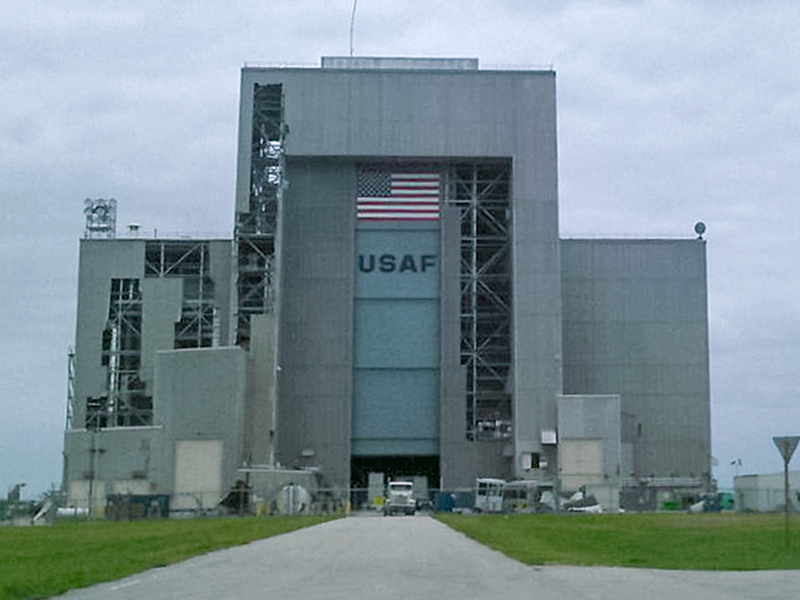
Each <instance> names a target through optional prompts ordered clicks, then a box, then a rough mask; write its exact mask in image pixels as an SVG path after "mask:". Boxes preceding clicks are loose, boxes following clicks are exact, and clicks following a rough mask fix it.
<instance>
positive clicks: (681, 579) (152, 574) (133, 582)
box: [60, 515, 800, 600]
mask: <svg viewBox="0 0 800 600" xmlns="http://www.w3.org/2000/svg"><path fill="white" fill-rule="evenodd" d="M60 598H63V599H64V600H145V599H148V600H151V599H160V598H165V599H167V598H168V599H170V600H180V599H184V598H185V599H189V598H191V599H192V600H211V599H215V600H216V599H219V598H224V599H230V598H234V599H235V598H248V599H250V598H270V599H287V600H288V599H295V598H297V599H302V600H316V599H320V600H321V599H325V600H339V599H341V600H345V599H347V600H351V599H360V598H364V599H370V600H376V599H377V600H393V599H395V598H398V599H403V600H410V599H413V600H427V599H431V600H449V599H451V598H452V599H458V600H462V599H470V598H476V599H478V598H480V599H481V600H487V599H492V600H517V599H523V598H524V599H526V600H528V599H543V600H544V599H546V600H605V599H608V600H675V599H678V600H690V599H693V598H700V599H702V600H723V599H724V600H759V599H763V600H797V599H798V598H800V571H755V572H702V571H661V570H652V569H623V568H608V567H567V566H546V567H528V566H525V565H523V564H521V563H519V562H516V561H514V560H512V559H510V558H507V557H505V556H504V555H502V554H500V553H498V552H495V551H494V550H490V549H488V548H486V547H484V546H481V545H480V544H478V543H476V542H473V541H472V540H470V539H469V538H467V537H466V536H464V535H462V534H460V533H457V532H455V531H453V530H451V529H449V528H448V527H446V526H444V525H442V524H441V523H439V522H438V521H436V520H435V519H432V518H430V517H427V516H422V515H418V516H416V517H392V518H373V517H366V516H354V517H350V518H347V519H338V520H336V521H331V522H327V523H324V524H322V525H318V526H316V527H311V528H307V529H302V530H300V531H295V532H293V533H288V534H285V535H280V536H276V537H273V538H269V539H266V540H261V541H257V542H253V543H251V544H248V545H246V546H240V547H237V548H231V549H228V550H223V551H220V552H214V553H212V554H207V555H205V556H199V557H196V558H193V559H190V560H187V561H185V562H183V563H180V564H177V565H173V566H170V567H165V568H161V569H153V570H151V571H147V572H145V573H141V574H138V575H134V576H131V577H128V578H126V579H122V580H119V581H115V582H112V583H105V584H100V585H96V586H93V587H90V588H84V589H82V590H73V591H71V592H68V593H67V594H64V595H63V596H60Z"/></svg>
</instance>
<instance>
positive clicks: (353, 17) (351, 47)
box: [350, 0, 358, 56]
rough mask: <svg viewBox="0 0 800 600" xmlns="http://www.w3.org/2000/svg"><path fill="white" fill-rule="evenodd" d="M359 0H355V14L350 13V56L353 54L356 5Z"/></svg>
mask: <svg viewBox="0 0 800 600" xmlns="http://www.w3.org/2000/svg"><path fill="white" fill-rule="evenodd" d="M357 6H358V0H353V14H352V15H350V56H353V25H355V22H356V7H357Z"/></svg>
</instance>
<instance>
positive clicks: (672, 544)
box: [439, 513, 800, 571]
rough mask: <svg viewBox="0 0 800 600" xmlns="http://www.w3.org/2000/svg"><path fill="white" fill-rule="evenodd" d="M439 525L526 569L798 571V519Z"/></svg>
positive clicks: (483, 520) (666, 517) (578, 518)
mask: <svg viewBox="0 0 800 600" xmlns="http://www.w3.org/2000/svg"><path fill="white" fill-rule="evenodd" d="M439 519H440V520H441V521H442V522H444V523H446V524H447V525H449V526H450V527H452V528H453V529H456V530H458V531H462V532H463V533H465V534H466V535H468V536H469V537H471V538H473V539H475V540H477V541H479V542H481V543H483V544H486V545H488V546H490V547H492V548H494V549H496V550H499V551H500V552H503V553H504V554H506V555H508V556H510V557H512V558H515V559H517V560H519V561H521V562H523V563H526V564H529V565H544V564H565V565H605V566H622V567H648V568H658V569H706V570H709V569H713V570H737V571H738V570H762V569H800V519H798V518H797V517H794V518H793V519H792V520H791V522H790V531H791V541H790V543H791V550H790V552H788V553H787V552H786V549H785V537H784V532H785V529H784V517H783V516H782V515H736V514H696V515H695V514H685V513H682V514H622V515H610V514H609V515H552V514H545V515H483V516H472V515H456V514H441V515H440V516H439Z"/></svg>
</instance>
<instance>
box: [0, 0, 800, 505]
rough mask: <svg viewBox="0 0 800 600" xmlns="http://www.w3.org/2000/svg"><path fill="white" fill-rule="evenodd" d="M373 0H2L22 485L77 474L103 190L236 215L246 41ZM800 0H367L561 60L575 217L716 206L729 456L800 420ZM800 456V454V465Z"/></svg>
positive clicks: (278, 60) (391, 52)
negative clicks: (78, 312)
mask: <svg viewBox="0 0 800 600" xmlns="http://www.w3.org/2000/svg"><path fill="white" fill-rule="evenodd" d="M352 8H353V3H352V0H330V1H327V2H326V1H323V0H285V1H284V0H268V1H263V0H262V1H261V2H255V1H250V0H229V1H228V2H216V1H214V2H212V1H196V2H185V1H180V0H170V1H166V0H153V1H144V0H128V1H127V2H116V1H113V0H107V1H102V0H94V1H86V0H5V2H2V3H0V202H2V212H0V244H2V252H0V274H2V283H1V284H0V496H4V495H5V493H6V492H7V491H8V490H9V489H10V488H11V487H12V486H13V484H14V483H16V482H26V483H27V484H28V487H27V488H26V491H25V494H24V497H29V498H34V497H36V496H38V495H39V494H41V493H42V492H43V491H45V490H46V489H48V488H49V487H50V486H51V484H56V485H59V484H60V481H61V452H62V444H63V429H64V424H65V415H66V398H67V351H68V349H69V347H70V346H71V345H72V344H73V343H74V337H75V298H76V288H77V285H76V284H77V259H78V240H79V238H80V237H82V235H83V229H84V217H83V214H82V209H83V200H84V199H85V198H111V197H113V198H116V199H117V201H118V203H119V204H118V229H119V230H120V231H123V230H124V228H125V225H127V224H128V223H132V222H136V223H139V224H141V225H142V228H143V229H146V230H148V229H149V230H152V229H154V228H157V229H158V230H159V232H165V233H166V232H186V233H195V234H199V235H209V234H222V235H230V233H231V231H232V226H233V225H232V224H233V202H234V183H235V181H234V180H235V161H236V132H237V126H238V98H239V73H240V69H241V67H242V66H244V64H245V63H248V64H264V65H272V66H275V65H278V66H280V65H287V66H311V67H314V66H318V65H319V59H320V56H323V55H324V56H342V55H347V54H349V52H350V18H351V12H352ZM798 31H800V3H797V2H796V0H780V1H779V0H775V1H769V0H767V1H760V2H751V1H745V0H741V1H737V0H702V1H701V0H697V1H693V2H688V1H687V2H679V1H666V0H665V1H653V2H650V1H625V0H617V1H613V0H608V1H601V0H592V1H586V2H569V1H555V0H492V1H491V2H486V1H483V2H478V1H474V0H460V1H458V2H456V1H451V0H440V1H437V0H425V1H422V0H380V1H379V0H360V1H359V2H358V6H357V11H356V15H355V29H354V49H355V54H356V55H361V56H434V57H476V58H479V59H480V65H481V67H482V68H513V69H519V68H523V69H529V68H551V67H552V68H553V69H555V71H556V72H557V94H558V126H559V194H560V206H561V215H560V226H561V233H562V236H563V237H670V238H673V237H692V236H693V226H694V223H695V222H697V221H699V220H702V221H704V222H705V223H706V224H707V226H708V231H707V233H706V236H705V237H706V239H707V240H708V242H707V243H708V245H707V248H708V290H709V323H710V342H711V405H712V448H713V454H714V456H715V457H716V459H717V461H718V466H717V467H715V475H716V476H717V477H718V478H719V480H720V482H721V484H722V485H731V477H732V476H733V475H734V473H735V468H734V467H733V466H731V462H732V461H734V460H738V459H741V461H742V466H741V467H738V469H739V473H740V474H743V473H748V472H778V471H780V470H781V469H782V462H781V459H780V456H779V454H778V451H777V450H776V449H775V447H774V446H773V444H772V436H773V435H800V404H799V403H798V399H799V398H800V370H799V369H798V351H800V281H799V280H798V267H797V259H798V257H800V237H798V235H797V233H796V232H797V231H798V228H800V210H798V206H797V204H798V193H800V118H798V109H800V39H799V38H798ZM798 460H800V459H797V458H795V460H794V461H793V463H792V466H793V467H794V468H798V464H800V463H798Z"/></svg>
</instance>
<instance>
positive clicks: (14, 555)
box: [0, 517, 331, 600]
mask: <svg viewBox="0 0 800 600" xmlns="http://www.w3.org/2000/svg"><path fill="white" fill-rule="evenodd" d="M330 518H331V517H272V518H213V519H211V518H209V519H191V520H188V519H187V520H175V519H164V520H152V521H133V522H111V521H91V522H89V521H84V522H64V523H56V524H55V525H52V526H50V527H1V528H0V600H7V599H8V600H11V599H28V598H46V597H49V596H54V595H56V594H60V593H63V592H65V591H67V590H69V589H72V588H78V587H84V586H87V585H92V584H95V583H100V582H102V581H112V580H115V579H120V578H121V577H125V576H127V575H131V574H133V573H138V572H141V571H144V570H146V569H150V568H153V567H160V566H164V565H169V564H173V563H176V562H179V561H181V560H184V559H187V558H189V557H192V556H196V555H198V554H204V553H206V552H210V551H212V550H219V549H222V548H227V547H230V546H236V545H239V544H245V543H247V542H250V541H253V540H257V539H261V538H266V537H270V536H273V535H278V534H280V533H286V532H289V531H294V530H296V529H300V528H301V527H307V526H310V525H316V524H317V523H321V522H323V521H326V520H328V519H330Z"/></svg>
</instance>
